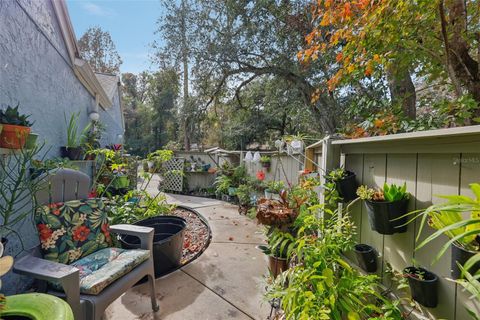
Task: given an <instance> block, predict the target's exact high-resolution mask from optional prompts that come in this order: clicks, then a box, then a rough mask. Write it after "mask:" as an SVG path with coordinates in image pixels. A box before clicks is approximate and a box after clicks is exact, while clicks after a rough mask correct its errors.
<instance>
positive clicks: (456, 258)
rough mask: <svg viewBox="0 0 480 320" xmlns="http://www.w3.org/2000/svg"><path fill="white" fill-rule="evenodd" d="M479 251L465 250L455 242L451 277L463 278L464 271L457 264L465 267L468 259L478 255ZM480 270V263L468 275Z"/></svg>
mask: <svg viewBox="0 0 480 320" xmlns="http://www.w3.org/2000/svg"><path fill="white" fill-rule="evenodd" d="M477 253H478V252H477V251H470V250H465V249H464V248H462V247H460V246H458V245H457V244H456V243H455V242H454V243H453V244H452V260H451V275H452V278H453V279H460V278H462V270H460V268H459V267H458V265H457V262H458V263H459V264H460V265H461V266H463V265H464V264H465V263H466V262H467V261H468V259H470V258H471V257H473V256H474V255H475V254H477ZM479 269H480V262H477V263H476V264H474V265H473V266H472V267H471V268H470V269H469V270H468V273H470V274H472V275H473V274H475V273H476V272H477V271H478V270H479Z"/></svg>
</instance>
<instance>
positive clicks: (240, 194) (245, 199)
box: [236, 184, 255, 206]
mask: <svg viewBox="0 0 480 320" xmlns="http://www.w3.org/2000/svg"><path fill="white" fill-rule="evenodd" d="M254 192H255V189H254V188H253V186H251V185H250V184H241V185H239V186H238V188H237V192H236V196H237V198H238V202H239V204H240V205H241V206H250V205H251V202H252V200H251V196H252V194H253V193H254Z"/></svg>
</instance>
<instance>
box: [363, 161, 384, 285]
mask: <svg viewBox="0 0 480 320" xmlns="http://www.w3.org/2000/svg"><path fill="white" fill-rule="evenodd" d="M386 158H387V156H386V154H365V155H364V160H363V184H365V185H367V186H369V187H373V188H378V187H381V186H383V184H384V183H385V172H386ZM363 205H364V204H363ZM360 240H361V242H362V243H365V244H368V245H371V246H372V247H374V248H375V250H377V252H378V254H379V255H380V257H379V259H378V266H379V268H378V271H377V273H378V275H379V276H382V272H383V270H382V266H383V235H381V234H379V233H378V232H376V231H373V230H372V229H371V227H370V223H369V222H368V214H367V212H366V210H365V208H363V209H362V222H361V235H360Z"/></svg>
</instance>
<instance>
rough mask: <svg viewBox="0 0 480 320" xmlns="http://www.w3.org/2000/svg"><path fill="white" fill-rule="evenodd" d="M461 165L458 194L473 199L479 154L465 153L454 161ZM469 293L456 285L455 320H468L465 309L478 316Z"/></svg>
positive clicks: (478, 178) (478, 307)
mask: <svg viewBox="0 0 480 320" xmlns="http://www.w3.org/2000/svg"><path fill="white" fill-rule="evenodd" d="M456 160H458V161H459V162H460V165H461V175H460V194H461V195H466V196H469V197H473V198H475V196H474V194H473V192H472V191H471V190H470V188H469V184H471V183H480V153H465V154H462V157H461V159H456ZM470 295H471V294H470V293H469V292H468V291H465V290H464V289H463V287H462V286H461V285H457V306H456V310H455V311H456V312H455V319H457V320H460V319H469V318H470V315H469V314H468V312H467V308H468V309H471V310H472V311H474V312H476V313H477V314H480V305H479V303H478V301H473V300H471V299H469V297H470Z"/></svg>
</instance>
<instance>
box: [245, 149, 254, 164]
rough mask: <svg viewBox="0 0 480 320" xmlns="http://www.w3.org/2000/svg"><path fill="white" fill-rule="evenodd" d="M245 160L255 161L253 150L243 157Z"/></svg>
mask: <svg viewBox="0 0 480 320" xmlns="http://www.w3.org/2000/svg"><path fill="white" fill-rule="evenodd" d="M243 160H245V162H252V161H253V154H252V152H251V151H248V152H247V154H246V155H245V158H244V159H243Z"/></svg>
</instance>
